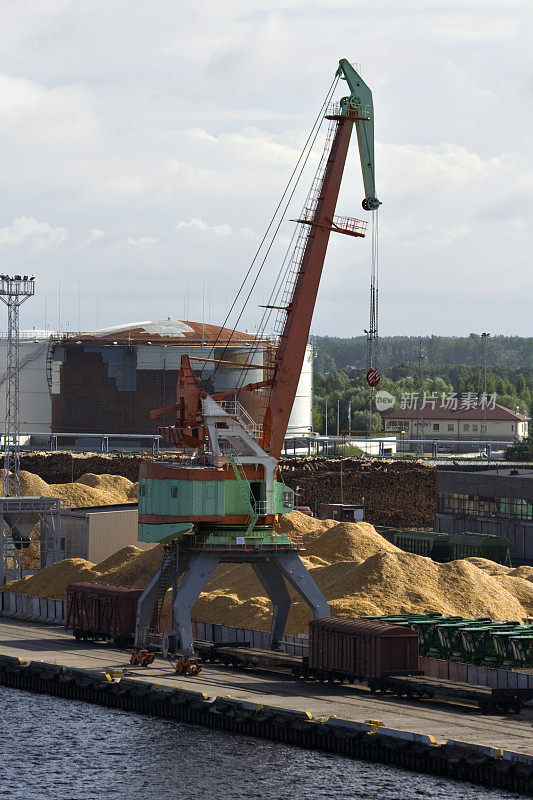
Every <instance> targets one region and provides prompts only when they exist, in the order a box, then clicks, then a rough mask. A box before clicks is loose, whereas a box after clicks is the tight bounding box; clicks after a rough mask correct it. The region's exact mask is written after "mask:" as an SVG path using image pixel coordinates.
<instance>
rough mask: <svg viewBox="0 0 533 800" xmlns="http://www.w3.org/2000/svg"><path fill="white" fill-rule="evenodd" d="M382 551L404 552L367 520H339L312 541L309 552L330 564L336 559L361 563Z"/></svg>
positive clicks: (308, 544)
mask: <svg viewBox="0 0 533 800" xmlns="http://www.w3.org/2000/svg"><path fill="white" fill-rule="evenodd" d="M378 552H386V553H398V552H400V551H399V549H398V548H397V547H395V545H393V544H391V543H390V542H388V541H387V540H386V539H384V538H383V536H380V534H379V533H377V532H376V530H375V528H374V527H373V526H372V525H369V524H368V523H367V522H339V523H338V524H337V525H334V526H333V527H332V528H330V529H329V530H325V531H324V532H323V533H321V534H320V535H319V536H317V537H315V538H314V539H312V540H311V541H309V542H308V543H307V546H306V551H305V554H306V556H307V557H308V558H309V557H310V556H318V557H319V558H321V559H322V560H323V561H325V562H326V563H329V564H333V563H335V562H336V561H357V562H358V563H361V562H362V561H364V560H365V559H367V558H369V557H370V556H373V555H374V554H375V553H378Z"/></svg>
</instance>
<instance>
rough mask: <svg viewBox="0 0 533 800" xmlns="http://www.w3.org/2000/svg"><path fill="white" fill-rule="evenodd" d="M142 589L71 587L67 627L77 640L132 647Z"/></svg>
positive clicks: (78, 585)
mask: <svg viewBox="0 0 533 800" xmlns="http://www.w3.org/2000/svg"><path fill="white" fill-rule="evenodd" d="M142 593H143V590H142V589H125V588H124V587H122V586H103V585H100V584H97V583H71V584H69V586H68V587H67V624H66V627H67V628H68V629H69V630H72V632H73V633H74V636H75V637H76V639H104V640H107V641H112V642H114V643H115V644H117V645H118V646H119V647H127V646H129V645H131V644H133V641H134V637H135V620H136V615H137V600H138V599H139V597H140V596H141V594H142Z"/></svg>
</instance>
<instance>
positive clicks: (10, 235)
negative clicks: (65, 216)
mask: <svg viewBox="0 0 533 800" xmlns="http://www.w3.org/2000/svg"><path fill="white" fill-rule="evenodd" d="M67 237H68V232H67V231H66V230H65V228H52V226H51V225H49V224H48V222H39V221H38V220H36V219H33V217H17V218H16V219H15V220H13V222H12V224H11V225H10V226H9V227H7V228H0V246H7V247H30V248H35V249H37V250H43V249H44V248H46V247H54V246H56V245H59V244H62V243H63V242H64V241H65V240H66V238H67Z"/></svg>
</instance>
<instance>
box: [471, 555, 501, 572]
mask: <svg viewBox="0 0 533 800" xmlns="http://www.w3.org/2000/svg"><path fill="white" fill-rule="evenodd" d="M465 561H468V562H469V563H470V564H474V566H476V567H477V568H478V569H483V570H485V571H486V572H488V573H489V575H508V574H510V573H511V572H512V570H511V567H506V566H505V565H504V564H498V563H497V562H496V561H490V559H488V558H478V557H477V556H470V558H466V559H465Z"/></svg>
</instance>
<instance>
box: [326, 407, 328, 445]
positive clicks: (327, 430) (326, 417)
mask: <svg viewBox="0 0 533 800" xmlns="http://www.w3.org/2000/svg"><path fill="white" fill-rule="evenodd" d="M327 435H328V401H327V398H326V436H327Z"/></svg>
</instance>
